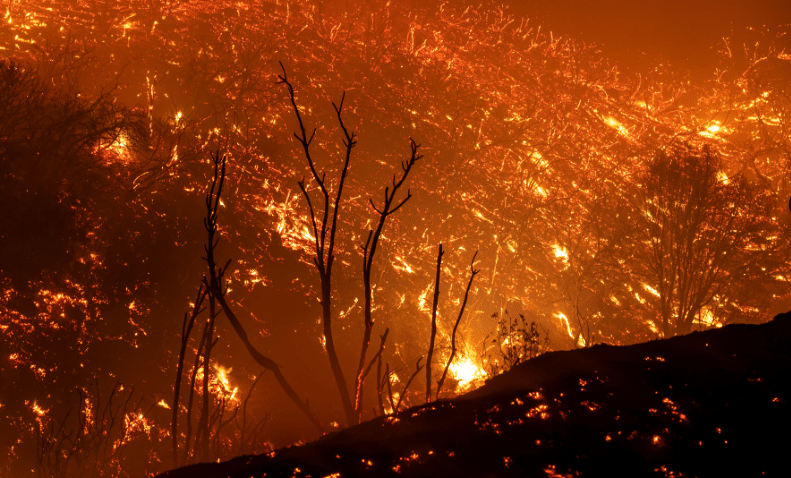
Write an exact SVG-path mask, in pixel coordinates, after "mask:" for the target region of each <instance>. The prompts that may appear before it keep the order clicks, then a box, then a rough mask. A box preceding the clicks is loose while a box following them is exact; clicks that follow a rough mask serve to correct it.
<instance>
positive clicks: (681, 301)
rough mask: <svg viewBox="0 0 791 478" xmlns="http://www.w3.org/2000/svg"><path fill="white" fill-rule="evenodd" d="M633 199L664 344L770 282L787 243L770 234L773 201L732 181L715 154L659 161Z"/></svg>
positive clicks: (686, 150)
mask: <svg viewBox="0 0 791 478" xmlns="http://www.w3.org/2000/svg"><path fill="white" fill-rule="evenodd" d="M641 183H642V184H644V185H645V186H644V187H643V188H641V189H640V190H639V191H638V192H637V193H636V194H634V195H633V197H634V198H635V199H636V201H637V204H636V205H635V207H636V208H639V209H638V211H637V213H636V214H634V218H635V221H636V225H637V234H638V236H637V240H635V241H634V243H635V247H636V248H637V250H638V251H637V253H636V255H637V257H638V258H640V259H641V260H642V263H644V264H645V265H646V270H645V276H644V277H645V279H646V283H645V286H646V288H649V287H650V288H651V289H649V290H652V292H651V295H649V299H650V300H651V301H652V302H653V303H655V304H656V306H657V309H658V315H659V322H660V323H659V325H660V328H661V332H662V334H663V335H664V336H665V337H671V336H673V335H676V334H684V333H688V332H690V331H691V329H692V325H693V322H694V321H695V319H696V317H697V316H698V315H699V313H700V312H701V310H702V309H704V308H707V307H708V308H710V309H716V308H717V307H718V306H717V302H718V299H719V298H721V297H722V296H724V295H726V292H727V291H728V290H729V288H730V287H732V286H734V285H736V284H738V283H739V282H740V281H749V280H751V279H755V280H758V279H759V278H760V277H761V276H763V275H768V274H772V273H773V272H772V271H771V270H768V269H767V267H766V266H767V265H768V262H769V261H767V258H769V257H771V256H773V255H775V250H776V248H777V247H779V246H780V245H781V241H778V240H776V238H775V239H772V238H771V237H767V236H768V234H767V231H770V230H772V228H773V226H772V221H771V219H770V217H769V216H771V215H772V214H773V212H772V209H773V206H774V205H773V203H772V201H771V198H769V197H765V196H763V195H761V194H760V193H759V192H756V191H754V190H753V189H752V188H751V187H750V186H749V184H748V183H747V181H746V179H745V178H744V177H743V176H740V175H734V176H733V177H730V178H728V177H727V176H725V175H724V172H723V171H722V169H721V165H720V161H719V158H718V157H717V156H716V154H714V153H712V152H711V151H710V150H709V149H703V150H702V151H696V150H694V149H692V148H690V147H682V148H679V149H677V150H676V151H671V152H670V153H659V154H658V155H657V156H656V158H655V159H654V161H653V162H652V163H651V164H650V165H649V167H648V169H647V171H646V172H645V174H644V176H643V178H642V181H641Z"/></svg>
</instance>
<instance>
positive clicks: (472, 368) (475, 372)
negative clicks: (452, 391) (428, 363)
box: [448, 357, 487, 391]
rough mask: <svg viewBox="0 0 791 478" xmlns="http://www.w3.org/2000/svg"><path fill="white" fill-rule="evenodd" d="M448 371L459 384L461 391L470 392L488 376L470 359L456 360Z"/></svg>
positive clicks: (460, 358)
mask: <svg viewBox="0 0 791 478" xmlns="http://www.w3.org/2000/svg"><path fill="white" fill-rule="evenodd" d="M448 371H449V372H450V373H451V375H452V376H453V378H455V379H456V380H457V381H458V382H459V385H458V390H459V391H466V390H469V389H470V388H472V387H474V386H475V385H476V384H478V383H480V382H481V381H482V380H483V379H485V378H486V376H487V374H486V371H485V370H484V369H483V368H481V367H480V366H478V365H477V364H476V363H475V362H473V361H472V360H470V358H469V357H459V358H458V359H455V360H454V361H453V363H452V364H451V365H450V367H449V368H448Z"/></svg>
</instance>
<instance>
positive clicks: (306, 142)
mask: <svg viewBox="0 0 791 478" xmlns="http://www.w3.org/2000/svg"><path fill="white" fill-rule="evenodd" d="M280 66H281V68H282V69H283V74H282V75H278V79H279V83H281V84H284V85H286V88H287V89H288V94H289V100H290V101H291V105H292V107H293V109H294V114H295V115H296V117H297V121H298V123H299V131H298V132H297V133H294V137H295V138H296V139H297V141H299V143H300V145H301V146H302V150H303V153H304V155H305V159H306V161H307V163H308V166H309V167H310V172H311V175H312V178H313V182H314V183H315V184H316V186H317V187H318V189H319V191H320V192H321V200H320V201H321V206H320V213H319V212H317V206H314V203H313V200H311V196H310V194H309V192H308V186H307V184H306V182H305V180H304V179H302V180H301V181H299V187H300V189H301V190H302V194H303V195H304V196H305V200H306V201H307V204H308V213H309V215H310V224H311V227H312V228H313V237H314V247H315V251H314V257H313V263H314V265H315V266H316V269H317V270H318V273H319V278H320V281H321V306H322V321H323V322H322V323H323V328H324V347H325V350H326V351H327V357H328V358H329V361H330V368H331V370H332V374H333V377H334V379H335V384H336V386H337V387H338V392H339V393H340V396H341V403H342V405H343V410H344V413H345V415H346V423H347V425H353V424H355V423H359V421H360V420H361V418H362V411H363V387H364V385H365V378H366V376H367V375H368V373H369V372H370V370H371V368H372V367H373V364H374V361H371V363H370V364H369V365H368V367H365V359H366V354H367V351H368V346H369V344H370V341H371V333H372V330H373V325H374V319H373V314H372V309H373V288H372V286H371V271H372V269H373V264H374V256H375V255H376V250H377V246H378V245H379V241H380V239H381V236H382V230H383V229H384V226H385V222H386V220H387V218H388V217H389V216H390V215H391V214H393V213H395V212H396V211H397V210H398V209H400V208H401V206H403V205H404V204H405V203H406V202H407V201H408V200H409V199H410V198H411V197H412V195H411V193H410V192H409V191H407V195H406V197H405V198H404V199H402V200H400V201H396V193H397V192H398V190H399V189H400V188H401V187H402V185H403V184H404V182H405V181H406V179H407V176H408V175H409V172H410V171H411V170H412V167H413V166H414V165H415V163H416V162H417V161H418V160H419V159H420V158H422V156H421V155H420V154H418V152H417V151H418V148H419V147H420V146H419V145H418V144H416V143H415V142H414V141H413V140H412V139H410V149H411V155H410V158H409V160H407V161H406V162H402V164H401V169H402V170H403V174H402V175H401V177H400V178H398V177H397V176H396V175H394V176H393V180H392V189H391V187H390V186H388V187H386V188H385V191H384V202H383V203H382V206H381V208H379V207H377V206H376V205H375V204H374V202H373V200H370V204H371V207H373V209H374V210H375V211H376V212H377V213H379V222H378V223H377V226H376V228H375V229H372V230H369V232H368V239H367V240H366V242H365V245H364V246H363V247H362V249H363V288H364V295H365V308H364V329H363V341H362V345H361V347H360V360H359V363H358V366H357V372H356V374H355V387H354V390H355V391H354V403H352V400H351V396H350V395H349V389H348V386H347V383H346V378H345V376H344V374H343V369H342V367H341V364H340V360H339V359H338V354H337V351H336V348H335V337H334V335H333V332H332V319H333V313H332V266H333V264H334V261H335V245H336V242H335V235H336V233H337V230H338V212H339V211H340V204H341V198H342V196H343V186H344V182H345V179H346V175H347V173H348V170H349V162H350V160H351V153H352V149H353V148H354V147H355V146H356V145H357V135H356V134H355V133H354V132H351V133H350V132H349V130H348V129H347V128H346V125H345V124H344V122H343V114H342V113H343V102H344V100H345V98H346V94H345V93H344V94H343V95H342V96H341V101H340V103H339V104H338V105H336V104H335V103H334V102H333V103H332V107H333V109H334V110H335V114H336V116H337V119H338V125H339V126H340V129H341V131H342V133H343V146H344V148H345V154H344V162H343V168H342V169H341V174H340V177H339V179H338V186H337V190H336V191H335V194H334V196H335V197H334V199H333V198H332V197H331V194H330V190H329V186H328V184H327V180H326V173H325V172H324V171H322V172H321V174H319V172H318V170H317V168H316V163H315V162H314V160H313V157H312V156H311V152H310V145H311V143H312V142H313V139H314V137H315V135H316V129H315V128H314V129H313V132H312V133H311V134H310V136H308V133H307V131H306V129H305V123H304V121H303V120H302V115H301V113H300V112H299V107H298V106H297V102H296V97H295V94H294V87H293V85H292V84H291V83H290V82H289V80H288V76H287V74H286V70H285V67H283V64H282V63H281V65H280ZM318 216H320V218H319V217H318ZM382 337H383V341H382V345H381V347H380V352H379V354H381V351H382V348H383V347H384V338H386V337H387V332H385V334H384V335H383V336H382ZM379 354H377V355H379ZM374 360H377V357H374Z"/></svg>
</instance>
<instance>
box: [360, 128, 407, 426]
mask: <svg viewBox="0 0 791 478" xmlns="http://www.w3.org/2000/svg"><path fill="white" fill-rule="evenodd" d="M409 146H410V149H411V151H412V154H411V156H410V157H409V160H408V161H407V162H405V163H403V162H402V163H401V169H402V170H403V172H404V173H403V175H402V176H401V178H400V179H397V178H396V175H393V182H392V184H393V189H392V190H391V189H390V187H389V186H388V187H386V188H385V191H384V202H383V203H382V208H381V209H379V208H377V207H376V205H375V204H374V202H373V199H371V200H369V202H370V203H371V207H372V208H374V210H375V211H376V212H377V213H379V222H378V224H377V225H376V230H373V229H372V230H369V231H368V239H366V241H365V246H363V289H364V294H365V308H364V309H363V310H364V313H365V323H364V325H365V329H364V331H363V343H362V346H361V347H360V363H359V364H358V366H357V382H356V387H355V412H356V413H357V418H358V420H359V419H361V415H362V407H363V385H364V384H365V377H366V376H367V375H368V371H369V370H370V369H371V366H370V365H369V366H368V369H367V370H366V371H364V370H363V366H364V365H365V354H366V352H367V351H368V344H369V343H370V341H371V331H372V330H373V327H374V319H373V313H372V309H373V288H372V287H371V270H372V269H373V263H374V255H375V254H376V247H377V245H378V244H379V240H380V239H381V237H382V230H383V229H384V225H385V221H386V220H387V218H388V216H390V215H391V214H393V213H394V212H396V211H398V210H399V209H400V208H401V206H403V205H404V204H405V203H406V202H407V201H408V200H409V199H410V198H411V197H412V194H411V191H409V190H407V195H406V197H405V198H404V199H403V200H401V201H400V202H398V203H397V204H396V203H395V196H396V193H397V192H398V189H399V188H400V187H401V186H402V185H403V184H404V181H406V178H407V176H408V175H409V172H410V171H411V170H412V167H413V166H414V165H415V163H416V162H417V161H418V160H419V159H420V158H422V157H423V156H422V155H420V154H418V153H417V150H418V148H419V147H420V145H418V144H416V143H415V142H414V141H413V140H412V139H410V140H409ZM394 204H395V205H394ZM383 337H387V332H386V331H385V335H384V336H383ZM382 347H384V340H383V341H382ZM380 353H381V350H380ZM372 364H373V362H372Z"/></svg>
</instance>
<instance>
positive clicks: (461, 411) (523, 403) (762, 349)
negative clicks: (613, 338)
mask: <svg viewBox="0 0 791 478" xmlns="http://www.w3.org/2000/svg"><path fill="white" fill-rule="evenodd" d="M789 337H791V314H783V315H781V316H778V317H777V318H775V319H774V321H772V322H770V323H768V324H763V325H729V326H727V327H724V328H722V329H720V330H712V331H708V332H701V333H693V334H691V335H688V336H685V337H676V338H673V339H668V340H660V341H652V342H648V343H645V344H639V345H633V346H629V347H609V346H604V345H597V346H595V347H593V348H590V349H587V350H575V351H567V352H551V353H548V354H545V355H542V356H541V357H539V358H536V359H533V360H530V361H528V362H526V363H524V364H522V365H520V366H518V367H516V368H514V369H513V370H511V371H509V372H506V373H505V374H503V375H500V376H498V377H496V378H495V379H493V380H491V381H490V382H488V383H487V384H486V385H484V386H483V387H481V388H479V389H477V390H475V391H474V392H471V393H469V394H466V395H462V396H460V397H457V398H455V399H453V400H448V401H441V402H437V403H435V404H429V405H422V406H418V407H414V408H411V409H409V410H406V411H403V412H400V413H398V414H396V415H393V416H389V417H383V418H377V419H375V420H372V421H370V422H367V423H365V424H363V425H359V426H357V427H354V428H351V429H349V430H345V431H342V432H337V433H335V434H332V435H329V436H326V437H323V438H322V439H320V440H318V441H316V442H313V443H310V444H308V445H303V446H294V447H290V448H285V449H282V450H277V451H273V452H271V453H269V454H267V455H261V456H243V457H239V458H235V459H233V460H231V461H229V462H225V463H219V464H200V465H193V466H191V467H186V468H183V469H179V470H175V471H171V472H168V473H165V474H164V475H160V476H161V478H180V477H184V478H186V477H201V478H220V477H222V478H241V477H249V476H266V477H270V476H273V477H277V476H292V477H293V476H298V477H308V476H318V477H321V476H377V477H378V476H392V477H398V476H541V477H569V476H658V477H682V476H783V475H785V469H786V463H785V458H784V457H785V455H784V450H786V449H787V447H788V444H789V440H788V438H787V437H786V436H785V430H786V429H787V428H788V426H789V425H790V424H791V408H790V407H789V398H788V397H789V396H791V395H790V394H791V386H789V384H788V382H787V380H786V379H785V377H787V376H788V373H789V372H791V370H789V364H791V361H789V359H791V356H789V351H791V343H790V342H789ZM745 410H747V411H748V412H745Z"/></svg>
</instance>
